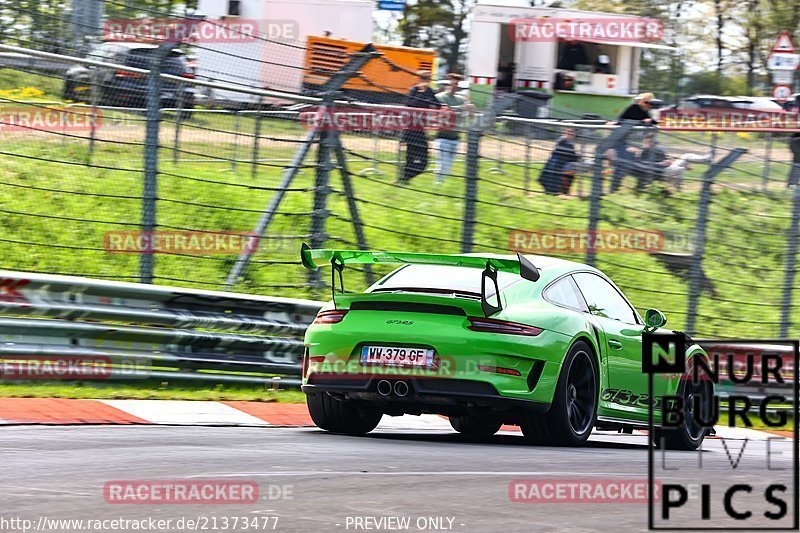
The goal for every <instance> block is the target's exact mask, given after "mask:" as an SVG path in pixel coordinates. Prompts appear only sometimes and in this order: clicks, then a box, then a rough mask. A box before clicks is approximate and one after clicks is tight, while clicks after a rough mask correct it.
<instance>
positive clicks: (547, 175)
mask: <svg viewBox="0 0 800 533" xmlns="http://www.w3.org/2000/svg"><path fill="white" fill-rule="evenodd" d="M574 141H575V130H574V129H573V128H567V129H565V130H564V134H563V135H562V136H561V137H560V138H559V139H558V141H557V142H556V145H555V147H554V148H553V151H552V152H551V153H550V157H549V159H548V160H547V163H545V165H544V168H542V172H541V174H539V183H541V184H542V187H543V188H544V190H545V192H546V193H548V194H569V190H570V187H572V180H573V179H574V178H575V167H576V165H577V162H578V159H579V158H578V152H577V151H576V150H575V144H574Z"/></svg>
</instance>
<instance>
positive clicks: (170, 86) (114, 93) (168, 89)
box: [63, 42, 195, 109]
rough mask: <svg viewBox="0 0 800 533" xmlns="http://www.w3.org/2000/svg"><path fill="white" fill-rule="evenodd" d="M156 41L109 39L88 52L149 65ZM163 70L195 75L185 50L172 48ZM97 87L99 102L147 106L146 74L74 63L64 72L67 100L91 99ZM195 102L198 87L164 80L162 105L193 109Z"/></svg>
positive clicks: (96, 56)
mask: <svg viewBox="0 0 800 533" xmlns="http://www.w3.org/2000/svg"><path fill="white" fill-rule="evenodd" d="M156 49H157V46H156V45H153V44H144V43H122V42H107V43H101V44H99V45H97V46H96V47H95V48H93V49H92V50H90V51H89V53H88V54H87V58H88V59H93V60H96V61H104V62H107V63H116V64H118V65H125V66H128V67H135V68H142V69H148V68H149V67H150V58H151V57H152V55H153V54H154V53H155V51H156ZM161 69H162V72H163V73H164V74H172V75H175V76H180V77H182V78H187V79H193V78H194V73H193V72H192V70H191V69H190V68H189V65H188V63H187V61H186V58H185V56H184V53H183V52H181V51H180V50H173V51H172V52H170V53H169V55H168V56H167V58H166V59H165V60H164V62H163V64H162V66H161ZM93 88H94V90H96V91H97V95H96V97H94V99H95V101H96V102H97V103H98V104H99V105H108V106H121V107H145V106H146V100H147V76H146V75H144V74H137V73H134V72H128V71H125V70H114V69H111V68H104V67H94V66H91V65H75V66H73V67H72V68H70V69H69V70H68V71H67V72H66V74H65V80H64V92H63V96H64V99H65V100H72V101H76V102H87V103H89V102H92V100H93V96H92V90H93ZM194 104H195V88H194V87H191V86H187V85H182V84H180V83H177V82H172V81H167V80H162V84H161V106H162V107H179V106H180V107H182V108H183V109H192V108H193V107H194Z"/></svg>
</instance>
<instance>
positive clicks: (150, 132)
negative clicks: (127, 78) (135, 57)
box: [139, 43, 178, 283]
mask: <svg viewBox="0 0 800 533" xmlns="http://www.w3.org/2000/svg"><path fill="white" fill-rule="evenodd" d="M177 45H178V43H162V44H160V45H159V46H158V49H157V51H156V53H155V54H153V55H152V57H151V58H150V72H149V73H148V76H147V118H146V121H145V146H144V186H143V188H142V189H143V194H142V232H143V233H144V235H145V236H146V237H147V239H146V240H145V242H148V245H147V248H149V249H147V248H146V249H145V250H143V251H142V252H140V259H139V261H140V262H139V278H140V280H141V282H142V283H153V267H154V262H155V261H154V260H155V254H154V250H153V241H152V238H153V232H154V231H155V228H156V197H157V190H158V130H159V127H160V124H161V63H162V61H163V60H164V59H165V58H166V57H167V55H169V53H170V52H171V51H172V50H173V49H174V48H175V47H177Z"/></svg>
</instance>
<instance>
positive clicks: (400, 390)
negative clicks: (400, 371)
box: [394, 381, 408, 398]
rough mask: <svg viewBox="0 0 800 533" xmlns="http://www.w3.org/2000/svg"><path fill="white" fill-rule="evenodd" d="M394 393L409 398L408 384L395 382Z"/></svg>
mask: <svg viewBox="0 0 800 533" xmlns="http://www.w3.org/2000/svg"><path fill="white" fill-rule="evenodd" d="M394 393H395V394H396V395H398V396H400V397H401V398H403V397H405V396H408V383H406V382H405V381H395V382H394Z"/></svg>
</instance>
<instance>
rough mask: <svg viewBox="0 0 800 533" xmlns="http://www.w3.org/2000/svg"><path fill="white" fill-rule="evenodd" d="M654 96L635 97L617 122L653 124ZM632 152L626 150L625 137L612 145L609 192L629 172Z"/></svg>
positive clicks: (613, 190) (620, 182)
mask: <svg viewBox="0 0 800 533" xmlns="http://www.w3.org/2000/svg"><path fill="white" fill-rule="evenodd" d="M653 98H655V96H654V95H653V93H642V94H640V95H639V96H637V97H636V99H635V100H634V101H633V103H632V104H631V105H629V106H628V107H627V108H626V109H625V111H623V112H622V114H621V115H620V116H619V121H618V122H620V123H621V122H623V121H636V122H638V123H639V124H637V125H644V126H650V125H655V124H656V121H655V120H654V119H653V117H652V116H650V109H651V107H652V104H651V102H652V100H653ZM632 157H633V154H632V153H631V151H630V150H628V143H627V141H626V139H622V140H621V141H620V142H619V143H617V145H616V146H614V175H613V177H612V178H611V192H615V191H617V190H618V189H619V187H620V185H622V178H624V177H625V175H626V174H628V173H629V172H631V170H632V165H631V158H632Z"/></svg>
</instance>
